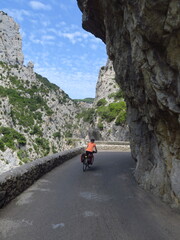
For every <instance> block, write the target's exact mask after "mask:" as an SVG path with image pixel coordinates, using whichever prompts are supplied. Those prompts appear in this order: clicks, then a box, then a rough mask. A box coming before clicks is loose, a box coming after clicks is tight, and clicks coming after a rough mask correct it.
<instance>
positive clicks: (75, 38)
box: [59, 32, 89, 44]
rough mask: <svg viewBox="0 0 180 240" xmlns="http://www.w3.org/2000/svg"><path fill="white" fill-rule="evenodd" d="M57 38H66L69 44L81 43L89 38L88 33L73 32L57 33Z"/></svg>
mask: <svg viewBox="0 0 180 240" xmlns="http://www.w3.org/2000/svg"><path fill="white" fill-rule="evenodd" d="M59 36H62V37H64V38H68V39H69V40H70V41H71V43H73V44H75V43H77V42H81V41H83V40H84V39H87V38H88V37H89V34H88V33H82V32H74V33H62V32H59Z"/></svg>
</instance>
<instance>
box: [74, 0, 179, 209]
mask: <svg viewBox="0 0 180 240" xmlns="http://www.w3.org/2000/svg"><path fill="white" fill-rule="evenodd" d="M78 5H79V8H80V9H81V11H82V12H83V28H84V29H86V30H87V31H90V32H92V33H93V34H94V35H95V36H96V37H99V38H101V39H102V40H103V41H104V42H105V43H106V45H107V52H108V55H109V57H110V59H111V60H113V65H114V69H115V72H116V81H117V82H118V83H119V84H120V85H121V87H122V89H123V91H124V93H125V98H126V102H127V106H128V121H129V126H130V140H131V150H132V156H133V158H134V159H135V160H136V161H137V166H136V171H135V177H136V179H137V181H138V182H139V183H140V184H142V185H143V186H144V188H146V189H150V190H152V191H153V192H154V193H155V194H157V195H160V196H162V197H163V199H164V200H165V201H168V202H171V203H175V204H176V205H178V204H179V203H180V177H179V176H180V74H179V70H180V2H179V0H157V1H154V0H140V1H136V0H133V1H132V0H78Z"/></svg>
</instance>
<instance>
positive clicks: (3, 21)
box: [0, 11, 24, 65]
mask: <svg viewBox="0 0 180 240" xmlns="http://www.w3.org/2000/svg"><path fill="white" fill-rule="evenodd" d="M0 61H2V62H6V63H9V64H11V65H15V64H20V65H22V64H23V61H24V56H23V53H22V40H21V35H20V33H19V26H18V24H17V23H15V22H14V20H13V19H12V18H11V17H9V16H8V15H7V14H6V13H4V12H2V11H0Z"/></svg>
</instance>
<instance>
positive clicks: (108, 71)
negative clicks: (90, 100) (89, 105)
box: [94, 59, 119, 105]
mask: <svg viewBox="0 0 180 240" xmlns="http://www.w3.org/2000/svg"><path fill="white" fill-rule="evenodd" d="M118 91H119V86H118V84H117V83H116V82H115V72H114V68H113V63H112V61H110V60H109V59H108V61H107V64H106V66H103V67H101V69H100V71H99V76H98V81H97V84H96V97H95V99H94V105H97V102H98V101H99V100H100V99H102V98H105V99H108V101H109V102H110V101H111V98H110V97H109V96H110V94H112V93H116V92H118Z"/></svg>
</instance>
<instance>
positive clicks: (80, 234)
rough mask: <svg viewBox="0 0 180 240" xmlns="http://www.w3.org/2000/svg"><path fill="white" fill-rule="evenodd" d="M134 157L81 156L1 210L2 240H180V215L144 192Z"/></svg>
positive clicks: (106, 154) (110, 153)
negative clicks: (91, 159)
mask: <svg viewBox="0 0 180 240" xmlns="http://www.w3.org/2000/svg"><path fill="white" fill-rule="evenodd" d="M134 167H135V166H134V162H133V160H132V159H131V157H130V153H120V152H116V153H112V152H101V153H98V154H96V155H95V164H94V166H93V167H92V168H91V169H90V170H89V171H87V172H85V173H84V172H83V171H82V166H81V163H80V162H79V157H75V158H73V159H72V160H70V161H68V162H66V163H65V164H63V165H61V166H60V167H58V168H56V169H54V170H53V171H51V172H50V173H48V174H46V175H45V176H44V177H43V178H41V179H40V180H39V181H37V182H36V183H35V184H34V185H33V186H32V187H30V188H29V189H28V190H27V191H25V192H24V193H23V194H21V195H20V196H19V197H18V198H16V199H15V200H14V201H12V202H11V203H10V204H9V205H8V206H6V207H5V208H3V209H2V210H0V240H38V239H40V240H179V239H180V214H178V213H176V211H175V210H172V209H170V208H169V207H167V206H166V205H165V204H162V203H161V201H159V200H158V199H156V198H155V197H153V196H152V195H151V194H149V193H147V192H145V191H143V190H142V189H141V188H139V187H138V186H137V184H136V182H135V181H134V179H133V177H132V171H133V168H134Z"/></svg>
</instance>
